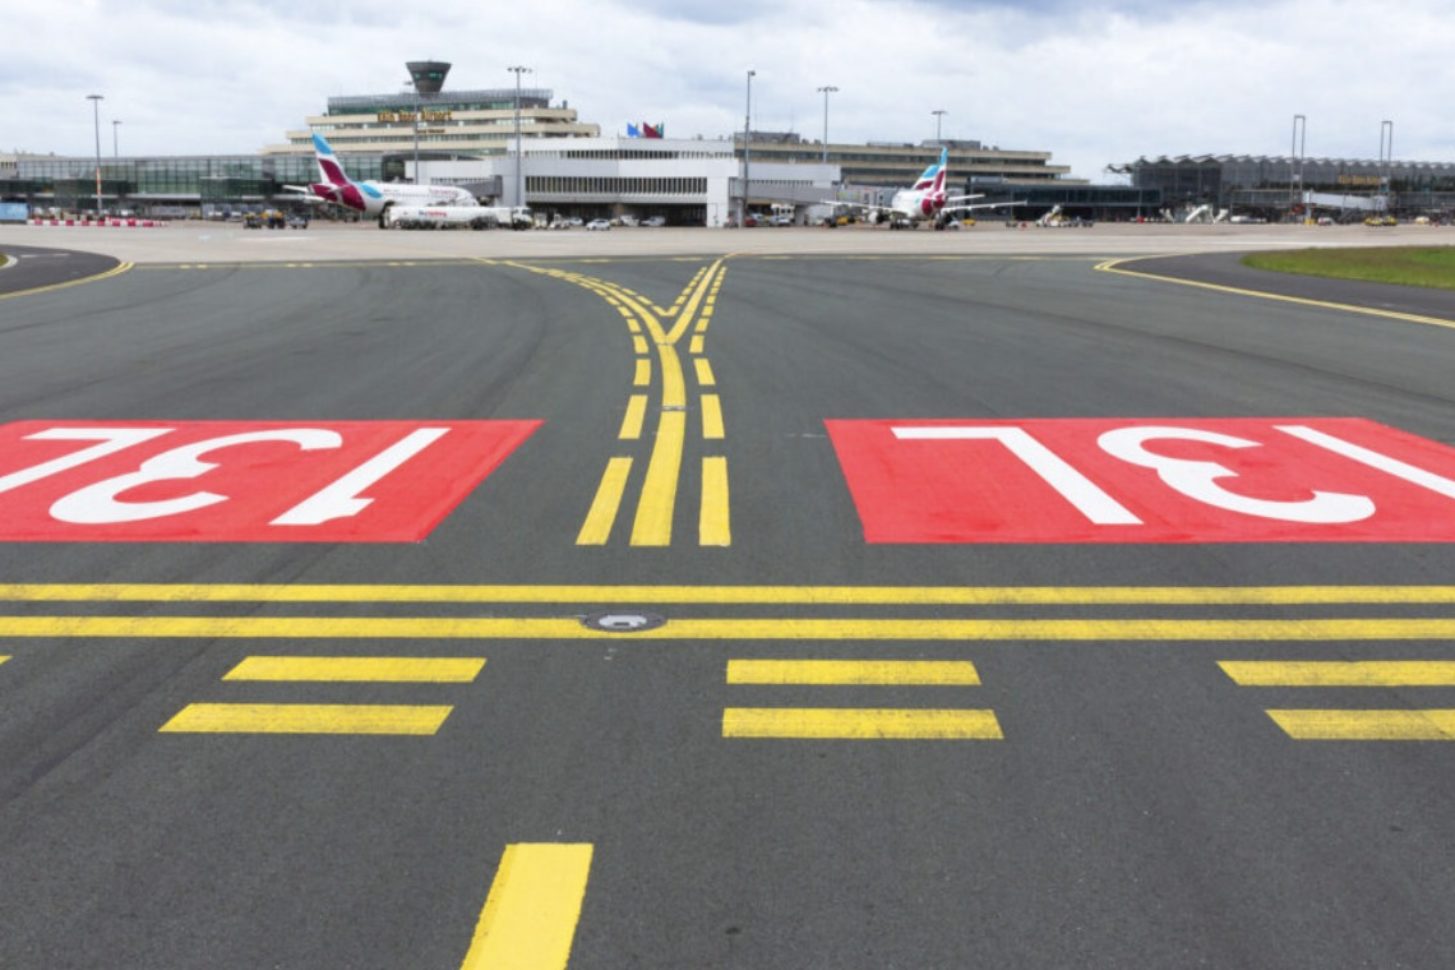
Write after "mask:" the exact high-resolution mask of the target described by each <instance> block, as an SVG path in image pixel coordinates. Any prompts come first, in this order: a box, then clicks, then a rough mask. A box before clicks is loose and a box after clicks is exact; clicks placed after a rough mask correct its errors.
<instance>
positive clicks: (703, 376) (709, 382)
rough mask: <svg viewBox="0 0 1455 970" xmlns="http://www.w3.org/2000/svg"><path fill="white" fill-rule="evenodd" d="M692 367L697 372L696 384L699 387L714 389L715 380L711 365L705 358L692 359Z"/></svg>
mask: <svg viewBox="0 0 1455 970" xmlns="http://www.w3.org/2000/svg"><path fill="white" fill-rule="evenodd" d="M692 366H693V367H694V368H695V369H696V371H697V383H698V385H699V386H701V387H716V386H717V378H716V377H714V376H713V373H712V365H711V364H710V363H708V362H707V358H706V357H694V358H693V360H692Z"/></svg>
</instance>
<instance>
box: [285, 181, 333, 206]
mask: <svg viewBox="0 0 1455 970" xmlns="http://www.w3.org/2000/svg"><path fill="white" fill-rule="evenodd" d="M280 188H281V189H283V191H285V192H300V193H302V198H300V199H298V200H296V201H298V202H306V203H308V204H309V205H328V204H329V201H328V200H327V199H320V198H319V197H318V196H316V195H314V194H313V189H311V188H309V187H308V186H306V185H283V186H280Z"/></svg>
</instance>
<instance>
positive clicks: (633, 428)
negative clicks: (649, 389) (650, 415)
mask: <svg viewBox="0 0 1455 970" xmlns="http://www.w3.org/2000/svg"><path fill="white" fill-rule="evenodd" d="M646 416H647V396H646V395H645V394H633V395H632V396H631V397H630V398H628V399H627V402H626V413H625V414H624V415H622V419H621V430H620V431H618V432H617V434H616V436H617V437H618V438H620V439H621V440H623V441H635V440H637V439H638V438H640V437H641V436H642V423H643V421H645V420H646Z"/></svg>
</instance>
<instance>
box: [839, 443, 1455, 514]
mask: <svg viewBox="0 0 1455 970" xmlns="http://www.w3.org/2000/svg"><path fill="white" fill-rule="evenodd" d="M826 424H827V426H828V432H829V437H830V439H831V440H832V442H833V446H834V449H835V451H836V453H837V454H838V458H839V462H840V464H841V466H842V467H843V470H844V475H845V478H846V479H847V481H848V486H849V491H850V493H851V495H852V497H853V500H854V504H855V506H856V508H857V509H858V512H859V517H860V520H861V522H862V524H863V527H864V537H865V539H866V540H867V541H869V542H873V543H1045V542H1064V543H1106V542H1114V543H1141V542H1147V543H1208V542H1452V541H1455V448H1451V447H1449V446H1447V445H1444V444H1440V443H1437V442H1434V441H1431V440H1428V439H1426V438H1421V437H1417V436H1415V435H1412V434H1409V433H1407V432H1404V431H1400V430H1398V429H1395V428H1391V427H1387V426H1385V425H1381V424H1377V423H1375V422H1373V421H1366V420H1363V419H1359V418H1225V419H1205V418H1202V419H1192V418H1156V419H1149V418H1120V419H1118V418H1086V419H1081V418H1075V419H1061V420H1045V419H1026V420H993V421H992V420H982V419H973V418H971V419H963V420H904V421H893V420H872V421H828V422H826Z"/></svg>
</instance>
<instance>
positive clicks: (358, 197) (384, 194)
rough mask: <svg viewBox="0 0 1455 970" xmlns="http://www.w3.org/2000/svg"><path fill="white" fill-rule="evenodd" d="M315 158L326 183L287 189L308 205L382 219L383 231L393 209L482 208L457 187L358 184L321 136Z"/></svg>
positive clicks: (315, 142) (316, 140)
mask: <svg viewBox="0 0 1455 970" xmlns="http://www.w3.org/2000/svg"><path fill="white" fill-rule="evenodd" d="M313 154H314V157H315V158H316V159H317V161H318V171H319V175H320V176H321V177H322V179H323V181H321V182H314V183H313V184H311V185H285V186H283V188H285V189H287V190H288V191H290V192H304V193H307V194H308V195H309V196H310V198H309V200H308V201H318V202H331V203H333V204H334V205H339V206H343V207H344V208H345V209H352V210H354V211H355V212H359V213H362V214H363V215H364V217H365V218H369V219H378V220H379V225H380V227H381V228H382V227H383V225H384V222H385V219H384V214H385V212H386V210H388V209H389V208H390V207H391V206H393V205H395V204H398V205H401V206H421V205H424V206H440V205H444V206H478V205H479V204H480V202H479V200H477V199H476V198H475V197H474V196H473V195H471V194H470V193H469V192H468V191H466V190H465V189H461V188H456V187H455V186H453V185H408V184H405V185H396V184H393V183H390V182H374V181H365V182H355V181H354V180H353V179H351V178H349V177H348V175H347V173H345V172H344V167H343V165H341V164H340V163H339V160H338V156H337V155H335V154H334V151H333V148H332V146H330V145H329V143H328V141H327V140H326V139H325V138H324V137H323V136H322V135H320V134H317V133H314V136H313Z"/></svg>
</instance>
